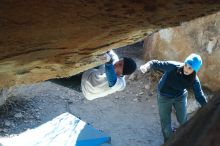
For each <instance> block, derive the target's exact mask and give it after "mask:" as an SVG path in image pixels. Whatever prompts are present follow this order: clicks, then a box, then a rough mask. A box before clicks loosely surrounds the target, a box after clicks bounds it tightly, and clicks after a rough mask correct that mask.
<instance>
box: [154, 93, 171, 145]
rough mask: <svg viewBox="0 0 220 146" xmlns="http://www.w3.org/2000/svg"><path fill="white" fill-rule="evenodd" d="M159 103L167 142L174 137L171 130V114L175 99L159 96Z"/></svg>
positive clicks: (162, 126) (163, 131) (162, 127)
mask: <svg viewBox="0 0 220 146" xmlns="http://www.w3.org/2000/svg"><path fill="white" fill-rule="evenodd" d="M157 102H158V108H159V115H160V123H161V129H162V133H163V136H164V141H167V140H168V139H169V138H170V137H171V136H172V135H173V132H172V128H171V112H172V103H173V99H171V98H167V97H164V96H161V95H159V94H158V95H157Z"/></svg>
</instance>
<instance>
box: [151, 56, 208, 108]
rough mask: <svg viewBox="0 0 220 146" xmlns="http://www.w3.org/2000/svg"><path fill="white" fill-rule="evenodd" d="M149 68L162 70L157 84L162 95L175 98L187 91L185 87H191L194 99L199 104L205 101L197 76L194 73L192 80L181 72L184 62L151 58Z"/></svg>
mask: <svg viewBox="0 0 220 146" xmlns="http://www.w3.org/2000/svg"><path fill="white" fill-rule="evenodd" d="M149 64H150V69H153V70H160V71H162V72H163V76H162V77H161V79H160V81H159V84H158V92H159V93H160V95H162V96H166V97H170V98H175V97H179V96H181V95H183V94H184V93H186V92H187V90H186V88H192V89H193V92H194V95H195V98H196V100H197V101H198V102H199V103H200V105H201V106H203V105H204V104H206V103H207V100H206V96H205V95H204V93H203V91H202V88H201V84H200V81H199V78H198V76H197V75H196V76H195V78H194V79H193V80H189V79H187V75H184V74H183V71H182V72H181V70H180V69H181V67H182V68H183V65H184V63H181V62H176V61H158V60H151V61H150V62H149Z"/></svg>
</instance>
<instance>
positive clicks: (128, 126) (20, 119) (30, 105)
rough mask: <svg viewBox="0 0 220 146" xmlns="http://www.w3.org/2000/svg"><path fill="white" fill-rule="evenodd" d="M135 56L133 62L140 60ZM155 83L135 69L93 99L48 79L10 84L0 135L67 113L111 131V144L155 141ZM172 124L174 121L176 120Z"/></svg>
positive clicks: (145, 145)
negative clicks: (121, 86) (113, 89)
mask: <svg viewBox="0 0 220 146" xmlns="http://www.w3.org/2000/svg"><path fill="white" fill-rule="evenodd" d="M136 61H137V63H138V66H139V65H140V64H143V63H144V62H143V61H142V60H140V59H138V58H136ZM157 82H158V77H157V76H153V75H152V74H151V75H149V74H145V75H143V74H141V73H140V72H136V73H135V74H133V75H132V76H130V77H127V87H126V89H125V90H124V91H121V92H117V93H114V94H112V95H109V96H106V97H103V98H99V99H96V100H93V101H88V100H86V99H85V98H84V97H83V95H82V94H81V93H79V92H76V91H74V90H72V89H69V88H67V87H64V86H61V85H58V84H55V83H53V82H50V81H46V82H42V83H38V84H32V85H25V86H20V87H16V88H13V89H12V90H11V91H10V94H9V96H10V100H8V102H7V103H6V105H5V106H3V107H2V108H1V114H0V135H1V136H2V137H11V136H13V135H17V134H20V133H22V132H24V131H26V130H28V129H33V128H36V127H38V126H39V125H41V124H44V123H46V122H48V121H50V120H52V119H53V118H55V117H57V116H59V115H61V114H62V113H65V112H69V113H71V114H73V115H75V116H76V117H79V118H80V119H81V120H83V121H85V122H87V123H89V124H91V125H92V126H93V127H95V128H96V129H99V130H102V131H103V132H104V133H106V134H108V135H110V136H111V142H112V145H113V146H160V145H161V144H162V143H163V137H162V133H161V130H160V121H159V114H158V108H157V102H156V91H155V90H156V84H157ZM190 96H192V95H190ZM190 100H192V101H194V98H192V99H190ZM189 105H190V107H191V109H190V108H189V109H190V112H192V111H194V110H196V109H197V106H195V105H196V103H194V102H190V104H189ZM173 125H174V126H178V124H177V123H176V121H175V120H173ZM0 142H1V139H0Z"/></svg>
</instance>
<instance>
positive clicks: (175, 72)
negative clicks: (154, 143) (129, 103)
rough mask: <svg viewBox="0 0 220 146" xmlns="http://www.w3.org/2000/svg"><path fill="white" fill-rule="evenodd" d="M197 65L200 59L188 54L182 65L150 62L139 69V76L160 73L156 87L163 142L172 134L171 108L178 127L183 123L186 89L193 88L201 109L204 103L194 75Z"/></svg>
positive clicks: (205, 101) (198, 66)
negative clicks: (178, 124) (154, 71)
mask: <svg viewBox="0 0 220 146" xmlns="http://www.w3.org/2000/svg"><path fill="white" fill-rule="evenodd" d="M201 65H202V59H201V57H200V56H199V55H197V54H190V55H189V56H188V57H187V58H186V59H185V61H184V63H182V62H176V61H158V60H151V61H149V62H147V63H146V64H144V65H141V66H140V70H141V71H142V72H143V73H145V72H147V71H149V70H151V69H153V70H159V71H162V72H163V76H162V78H161V79H160V81H159V84H158V88H157V91H158V95H157V101H158V107H159V115H160V122H161V129H162V133H163V136H164V141H167V140H168V139H169V138H170V137H171V136H172V135H173V131H172V128H171V112H172V107H174V108H175V111H176V116H177V120H178V122H179V123H180V124H183V123H185V122H186V121H187V110H186V105H187V96H188V92H187V90H186V89H187V88H192V89H193V92H194V95H195V98H196V100H197V101H198V102H199V103H200V105H201V106H203V105H205V104H206V103H207V100H206V97H205V95H204V93H203V91H202V88H201V85H200V81H199V78H198V76H197V72H198V71H199V69H200V67H201Z"/></svg>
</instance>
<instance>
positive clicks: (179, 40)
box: [144, 12, 220, 91]
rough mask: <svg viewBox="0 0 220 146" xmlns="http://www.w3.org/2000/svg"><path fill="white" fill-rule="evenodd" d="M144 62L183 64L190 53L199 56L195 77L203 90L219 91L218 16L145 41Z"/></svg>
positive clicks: (179, 27) (219, 22)
mask: <svg viewBox="0 0 220 146" xmlns="http://www.w3.org/2000/svg"><path fill="white" fill-rule="evenodd" d="M144 42H145V43H144V48H145V59H146V60H150V59H160V60H176V61H184V60H185V58H186V57H187V56H188V55H189V54H191V53H197V54H199V55H201V57H202V60H203V65H202V67H201V70H200V71H199V73H198V75H199V78H200V80H201V82H202V85H203V86H206V87H208V88H209V89H210V90H212V91H217V90H219V89H220V86H219V85H220V58H219V56H220V12H219V13H216V14H213V15H210V16H207V17H202V18H199V19H196V20H192V21H190V22H188V23H182V24H181V26H178V27H174V28H167V29H162V30H160V31H159V32H158V33H154V34H152V35H151V36H149V37H147V38H146V39H145V41H144Z"/></svg>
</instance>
